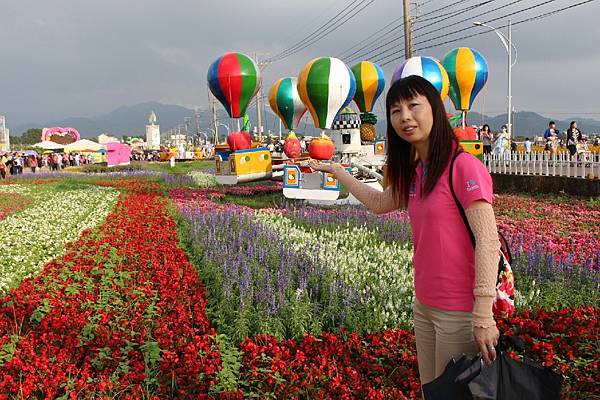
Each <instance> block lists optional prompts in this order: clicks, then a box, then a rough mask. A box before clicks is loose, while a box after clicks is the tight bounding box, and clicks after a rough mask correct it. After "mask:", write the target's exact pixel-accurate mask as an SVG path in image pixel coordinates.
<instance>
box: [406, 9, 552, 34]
mask: <svg viewBox="0 0 600 400" xmlns="http://www.w3.org/2000/svg"><path fill="white" fill-rule="evenodd" d="M518 1H520V0H516V2H518ZM555 1H557V0H546V1H544V2H542V3H538V4H535V5H533V6H529V7H527V8H523V9H521V10H517V11H513V12H511V13H508V14H505V15H502V16H500V17H496V18H492V19H489V20H487V21H484V22H483V23H484V24H488V23H490V22H494V21H498V20H500V19H504V18H507V17H511V16H513V15H516V14H520V13H523V12H525V11H529V10H533V9H534V8H538V7H542V6H545V5H546V4H550V3H554V2H555ZM513 3H514V2H513ZM473 18H475V17H473ZM467 20H470V18H469V19H467ZM464 21H466V20H463V22H464ZM513 25H514V24H513ZM474 28H476V26H474V25H471V26H468V27H466V28H463V29H458V30H455V31H452V32H450V33H445V34H443V35H439V36H436V37H433V38H431V39H426V40H423V41H420V42H418V43H415V45H419V44H423V43H427V42H432V41H434V40H436V39H440V38H443V37H446V36H449V35H454V34H455V33H460V32H464V31H467V30H470V29H474Z"/></svg>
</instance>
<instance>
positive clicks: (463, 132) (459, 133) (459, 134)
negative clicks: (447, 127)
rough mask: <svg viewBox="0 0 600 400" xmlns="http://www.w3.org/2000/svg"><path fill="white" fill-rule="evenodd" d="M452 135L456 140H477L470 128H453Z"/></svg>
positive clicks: (474, 131) (475, 132) (473, 130)
mask: <svg viewBox="0 0 600 400" xmlns="http://www.w3.org/2000/svg"><path fill="white" fill-rule="evenodd" d="M454 134H455V135H456V138H457V139H458V140H477V131H476V130H475V128H473V127H472V126H467V127H465V128H464V129H463V128H454Z"/></svg>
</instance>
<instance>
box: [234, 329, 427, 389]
mask: <svg viewBox="0 0 600 400" xmlns="http://www.w3.org/2000/svg"><path fill="white" fill-rule="evenodd" d="M240 349H241V350H242V351H243V352H244V354H243V369H242V373H241V376H240V380H241V381H242V382H245V383H246V385H247V386H248V389H249V390H250V391H252V392H253V393H255V394H258V395H259V396H260V397H266V396H265V394H267V393H270V394H272V395H274V398H277V399H289V398H297V397H299V396H300V397H302V398H309V399H406V398H408V399H415V398H419V397H420V396H421V384H420V381H419V378H418V370H417V359H416V352H415V343H414V337H413V335H412V333H410V332H407V331H403V330H389V331H386V332H383V333H377V334H372V335H368V336H366V337H360V336H359V335H358V334H356V333H351V334H350V333H347V332H342V333H340V334H339V335H337V336H336V335H331V334H327V333H324V334H323V336H322V337H321V338H318V339H317V338H315V337H314V336H311V335H305V336H304V339H303V340H302V341H299V342H297V343H296V342H294V341H292V340H284V341H282V342H279V343H278V342H277V340H276V339H275V338H274V337H272V336H267V335H260V336H258V337H257V338H256V339H255V340H251V339H247V340H246V341H245V342H244V343H242V344H241V345H240Z"/></svg>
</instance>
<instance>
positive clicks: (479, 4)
mask: <svg viewBox="0 0 600 400" xmlns="http://www.w3.org/2000/svg"><path fill="white" fill-rule="evenodd" d="M493 1H495V0H487V1H484V2H480V3H478V4H475V5H471V6H468V7H466V8H462V9H460V10H456V11H453V12H452V13H454V15H452V16H450V17H448V18H452V17H455V16H457V15H461V14H463V13H464V12H465V11H470V10H473V9H475V8H478V7H481V6H484V5H486V4H488V3H491V2H493ZM518 1H523V0H518ZM518 1H517V2H518ZM462 2H463V1H458V2H456V3H454V4H453V5H457V4H459V3H462ZM500 8H502V7H500ZM445 9H447V8H445ZM498 9H499V8H498ZM436 11H439V10H436ZM492 11H494V10H492ZM492 11H488V13H489V12H492ZM434 12H435V11H434ZM432 13H433V12H432ZM429 14H430V13H427V14H425V15H429ZM448 14H450V13H448ZM448 14H442V15H443V16H445V15H448ZM473 18H475V17H473ZM401 19H402V18H398V19H395V20H394V21H392V22H391V23H390V24H388V25H386V26H385V27H384V28H382V29H380V30H379V31H377V32H376V33H378V32H380V31H381V30H383V29H385V28H386V27H388V26H389V25H391V24H393V23H394V22H397V21H399V20H401ZM436 24H437V22H432V23H429V24H427V25H424V26H420V27H417V28H416V29H414V30H413V32H416V31H419V30H422V29H425V28H427V27H429V26H432V25H436ZM402 26H403V25H402V24H400V25H397V26H395V27H394V28H392V29H390V30H389V31H387V32H386V33H384V34H382V35H379V37H378V38H376V39H374V40H373V41H371V42H370V43H369V44H367V45H365V46H363V47H361V48H359V49H357V50H355V51H354V52H353V53H351V54H349V55H347V56H345V57H344V58H349V59H350V61H354V60H358V59H362V58H372V57H371V56H369V57H365V56H367V55H369V54H370V53H372V52H373V51H377V50H379V49H382V48H384V47H386V46H388V45H390V44H392V43H394V42H395V41H396V40H400V39H402V38H404V34H403V35H401V36H398V37H395V38H393V39H391V40H388V41H386V42H385V43H383V44H380V45H379V46H376V47H375V48H369V47H370V46H373V45H374V44H376V43H377V42H378V41H380V40H381V39H383V38H384V37H385V36H387V35H389V34H390V33H392V32H393V31H395V30H397V29H399V28H401V27H402ZM372 36H373V35H371V36H370V37H372ZM417 37H419V36H417ZM365 40H367V39H365ZM365 49H368V50H366V51H363V50H365ZM350 50H351V49H350ZM361 51H362V53H360V52H361ZM358 53H360V54H359V55H356V54H358ZM350 57H352V58H350Z"/></svg>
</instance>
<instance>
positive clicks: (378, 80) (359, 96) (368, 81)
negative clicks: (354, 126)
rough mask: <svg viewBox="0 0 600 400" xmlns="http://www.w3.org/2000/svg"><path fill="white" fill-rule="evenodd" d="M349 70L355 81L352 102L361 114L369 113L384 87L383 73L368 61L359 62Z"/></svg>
mask: <svg viewBox="0 0 600 400" xmlns="http://www.w3.org/2000/svg"><path fill="white" fill-rule="evenodd" d="M350 69H351V70H352V73H353V74H354V78H355V79H356V93H355V94H354V102H355V103H356V105H357V106H358V109H359V110H360V111H361V112H363V113H370V112H371V111H372V110H373V106H374V105H375V102H376V101H377V98H378V97H379V95H381V93H382V92H383V88H384V87H385V77H384V75H383V71H382V70H381V68H380V67H379V65H377V64H374V63H372V62H370V61H361V62H359V63H358V64H356V65H354V66H353V67H352V68H350Z"/></svg>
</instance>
